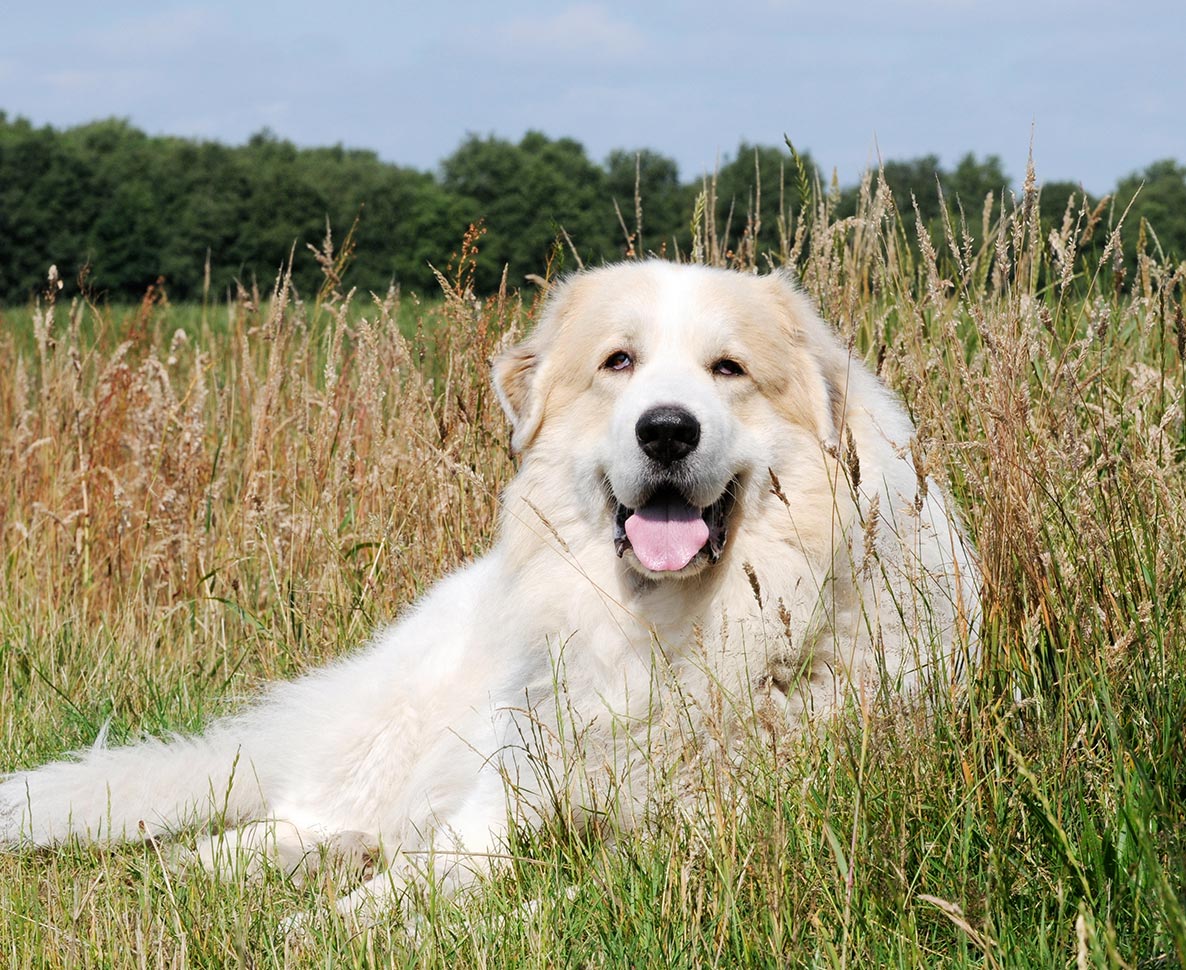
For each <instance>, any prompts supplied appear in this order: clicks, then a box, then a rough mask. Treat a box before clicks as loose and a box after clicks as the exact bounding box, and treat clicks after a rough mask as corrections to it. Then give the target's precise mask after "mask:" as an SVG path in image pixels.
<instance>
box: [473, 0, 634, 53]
mask: <svg viewBox="0 0 1186 970" xmlns="http://www.w3.org/2000/svg"><path fill="white" fill-rule="evenodd" d="M496 36H497V37H498V39H499V40H500V41H501V42H503V43H505V44H507V45H508V46H510V47H513V48H515V51H514V52H512V53H517V54H523V53H527V52H541V51H543V52H547V53H548V54H550V55H551V56H562V57H566V58H567V57H572V58H577V59H579V60H582V61H589V60H597V61H601V62H604V61H606V60H615V61H626V60H629V59H630V58H632V57H636V56H638V55H640V54H642V53H643V52H644V51H645V50H646V49H647V43H646V38H645V37H644V36H643V34H642V31H640V30H639V29H638V28H637V27H636V26H635V25H634V24H632V23H630V22H629V21H626V20H623V19H619V18H616V17H614V16H613V15H612V14H611V13H610V12H609V11H608V10H607V9H606V8H605V7H604V6H602V5H601V4H596V3H576V4H572V5H570V6H568V7H565V8H564V9H563V10H560V11H557V12H556V13H553V14H548V15H543V16H538V17H530V16H527V17H517V18H516V19H514V20H512V21H511V22H510V23H507V24H505V25H503V26H501V27H499V28H498V29H497V31H496Z"/></svg>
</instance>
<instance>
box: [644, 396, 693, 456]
mask: <svg viewBox="0 0 1186 970" xmlns="http://www.w3.org/2000/svg"><path fill="white" fill-rule="evenodd" d="M634 436H635V437H636V438H638V445H639V447H640V448H642V450H643V451H644V452H646V454H647V455H648V456H650V457H651V458H654V459H655V461H657V462H659V463H661V464H663V465H670V464H672V463H674V462H677V461H679V460H680V459H681V458H685V457H687V456H688V455H690V454H691V453H692V452H693V451H695V450H696V446H697V445H698V444H700V422H699V421H697V420H696V416H695V415H694V414H692V412H691V411H688V410H686V409H684V408H680V407H673V406H671V405H662V406H660V407H657V408H651V409H650V410H649V411H644V412H643V415H642V417H641V418H639V419H638V423H637V424H636V425H635V426H634Z"/></svg>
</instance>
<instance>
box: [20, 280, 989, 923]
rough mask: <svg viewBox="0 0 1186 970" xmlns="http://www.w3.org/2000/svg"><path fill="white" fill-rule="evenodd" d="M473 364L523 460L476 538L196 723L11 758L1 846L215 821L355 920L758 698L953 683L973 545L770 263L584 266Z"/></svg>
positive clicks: (452, 876) (643, 799) (609, 799)
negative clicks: (497, 351)
mask: <svg viewBox="0 0 1186 970" xmlns="http://www.w3.org/2000/svg"><path fill="white" fill-rule="evenodd" d="M493 378H494V386H495V390H496V392H497V394H498V398H499V400H500V402H501V404H502V405H503V408H504V410H505V411H506V413H507V415H508V417H509V419H510V424H511V431H512V439H511V444H512V448H513V449H514V450H515V451H516V452H517V453H518V454H519V455H520V467H519V471H518V474H517V475H516V477H515V478H514V479H513V481H512V482H511V484H510V485H509V486H508V488H507V489H506V492H505V494H504V496H503V503H502V511H501V520H500V524H499V532H498V538H497V541H496V542H495V544H494V545H493V547H492V549H491V550H490V552H488V553H487V554H486V555H484V556H482V557H481V558H480V559H478V560H477V561H475V562H473V563H472V564H470V565H468V566H466V567H465V568H463V569H461V570H459V571H458V572H456V573H455V574H453V575H451V576H449V577H447V578H445V579H444V580H443V581H441V582H440V583H439V584H438V585H437V586H436V587H435V588H433V589H432V590H431V591H430V592H429V593H428V594H427V595H426V596H425V597H424V598H423V599H422V600H421V601H420V602H419V604H418V605H416V606H414V607H413V608H412V609H411V610H410V611H409V612H408V613H407V615H406V616H404V617H403V618H402V619H401V620H400V621H399V622H398V623H396V624H394V625H393V626H391V627H390V628H388V629H385V630H383V631H381V632H380V633H378V634H377V636H376V637H375V638H374V640H373V642H372V643H371V644H370V645H369V646H367V647H365V648H364V649H362V650H361V651H360V652H358V653H356V654H355V655H353V656H348V657H346V658H345V659H343V660H341V661H339V662H337V663H335V664H332V665H330V666H328V667H325V668H324V669H320V670H316V671H314V672H312V673H310V674H308V675H306V676H304V677H302V678H300V679H298V680H295V681H293V682H289V683H282V684H278V685H275V686H274V687H272V688H271V689H270V690H268V691H267V692H265V693H264V695H263V696H262V697H261V698H259V699H258V700H256V701H255V702H254V703H252V704H251V705H250V706H248V707H247V708H246V710H244V711H243V712H241V713H237V714H233V715H230V716H227V717H224V718H220V719H216V720H215V721H213V722H212V723H211V724H210V725H209V726H208V728H207V729H206V730H205V732H204V733H203V734H201V735H200V736H197V737H192V738H180V737H179V738H174V739H171V740H163V741H162V740H154V739H148V740H144V741H141V742H138V743H134V744H131V745H128V746H125V747H120V748H114V749H109V748H107V747H105V746H104V745H103V744H102V743H101V742H99V743H97V744H96V746H95V747H93V748H92V749H90V750H87V751H83V752H78V753H76V754H75V755H73V756H72V757H70V758H68V759H67V760H62V761H59V762H56V763H52V764H49V765H46V766H44V767H41V768H38V769H36V770H32V771H24V772H19V773H16V774H11V775H8V776H6V777H5V778H4V780H3V781H2V782H0V846H4V847H7V848H9V849H12V848H15V847H18V846H22V845H38V846H45V845H52V844H55V843H58V842H60V841H62V840H64V839H67V838H79V839H84V840H92V841H95V842H100V843H113V842H118V841H120V840H125V839H143V838H145V837H157V836H169V835H175V834H177V833H179V832H183V831H184V830H185V829H187V828H188V827H192V826H195V825H206V826H208V827H211V826H212V827H216V828H220V829H221V831H219V832H218V834H216V835H214V836H212V837H210V838H209V839H205V840H203V841H201V842H200V843H199V844H198V847H197V848H196V849H195V850H193V852H192V855H191V858H192V859H196V860H197V861H198V862H200V863H202V864H204V865H206V866H209V867H211V868H216V869H217V868H219V867H220V865H223V864H226V862H227V860H228V859H232V860H233V859H243V858H247V859H249V860H259V859H265V860H270V861H271V862H274V863H276V864H279V865H281V866H283V867H284V868H286V869H289V870H291V871H292V872H293V873H296V872H297V871H298V870H302V871H303V870H304V869H308V868H315V866H316V860H317V859H323V858H326V857H327V852H328V853H330V854H333V855H335V856H336V857H344V858H348V859H352V860H353V861H354V862H355V863H357V870H356V871H358V872H363V871H364V870H365V871H366V872H367V873H368V874H369V877H365V878H362V881H361V884H360V885H357V886H356V887H355V888H354V889H353V890H352V891H351V892H349V893H348V894H345V895H343V896H342V897H341V899H340V900H339V903H338V906H339V909H340V910H341V911H342V912H343V913H354V914H357V915H358V916H360V917H362V918H373V917H375V916H377V915H378V914H381V913H382V912H384V911H385V910H386V909H388V908H390V907H391V906H393V905H396V897H397V896H398V895H399V894H400V892H401V889H402V888H404V887H406V885H407V884H408V881H409V880H412V879H422V878H425V877H426V876H427V877H431V878H435V879H437V880H439V881H440V882H441V884H442V885H445V886H446V887H448V888H451V889H456V888H459V887H461V886H464V885H466V884H467V883H469V882H471V881H472V880H473V879H474V878H475V875H476V874H479V873H482V872H484V871H485V870H486V869H487V868H488V865H489V862H488V860H489V859H490V858H491V857H492V856H494V855H497V853H498V852H499V849H500V846H502V845H503V844H504V843H505V840H506V839H507V837H508V832H509V829H508V827H509V826H511V825H529V826H530V825H541V824H544V823H545V822H546V820H547V819H548V818H549V817H550V816H551V815H552V814H553V813H555V812H556V811H566V812H569V813H571V817H572V818H573V819H576V820H578V821H580V820H582V819H583V820H590V819H594V818H597V819H602V818H606V817H612V818H613V820H614V824H615V825H620V826H622V827H624V828H629V827H630V826H632V825H636V824H638V823H639V820H640V819H642V818H643V817H644V816H645V813H646V811H647V810H648V805H650V804H653V800H654V799H655V798H656V797H657V795H658V789H659V787H660V783H659V782H658V781H657V779H658V778H660V777H678V776H679V773H678V772H675V773H674V775H673V774H672V773H670V772H665V771H664V770H659V771H656V770H655V766H656V764H657V763H658V764H667V763H675V762H679V761H680V760H681V759H685V760H686V759H687V758H688V757H689V755H688V750H689V745H688V738H689V737H692V738H699V740H700V741H701V742H703V745H702V746H712V745H715V746H716V748H715V749H716V750H717V752H718V754H719V753H721V752H724V753H725V754H726V755H727V756H728V754H729V751H730V750H732V749H731V748H730V744H731V742H730V740H729V739H730V738H731V737H740V736H742V735H743V734H744V733H745V732H744V729H745V726H746V725H750V726H754V727H755V730H757V731H759V732H762V731H766V732H770V731H780V730H792V731H793V730H797V729H798V728H799V727H800V726H801V725H802V724H804V723H806V722H807V721H808V720H809V719H810V718H812V717H818V716H819V715H821V714H823V713H826V712H829V711H835V710H836V709H837V708H839V707H842V706H843V705H844V703H845V698H846V697H848V696H852V694H853V692H864V693H865V694H866V696H869V693H870V692H872V691H881V692H884V693H886V694H887V695H889V696H897V695H903V696H911V695H914V694H918V693H920V692H921V691H923V690H925V689H927V685H929V684H936V683H937V684H940V685H946V684H950V683H955V682H958V680H959V678H960V677H961V675H962V672H963V669H964V667H965V666H966V664H967V663H968V662H969V661H970V659H971V658H972V657H973V655H974V652H975V646H976V626H977V623H978V618H979V575H978V572H977V566H976V561H975V555H974V551H973V548H972V546H971V544H970V543H969V541H968V540H967V539H966V538H965V536H964V533H963V529H962V526H961V524H960V521H959V518H958V516H957V514H956V512H955V510H954V509H953V508H952V506H951V505H950V504H949V503H948V501H947V499H946V498H945V497H944V493H943V490H942V489H941V488H940V487H939V486H938V485H937V484H936V483H935V482H934V481H933V480H931V479H930V478H928V477H927V475H926V473H925V472H924V470H923V469H922V468H920V467H919V466H918V464H916V458H915V455H916V453H917V448H916V447H912V444H913V443H914V437H915V429H914V427H913V425H912V423H911V421H910V420H909V418H908V416H907V414H906V411H905V409H904V408H903V406H902V404H901V402H900V401H899V400H898V399H897V398H896V397H895V396H894V395H893V394H892V393H891V392H890V391H889V390H888V389H887V388H886V387H885V385H884V384H882V383H881V381H880V380H878V378H877V377H876V376H875V375H874V374H873V373H872V372H871V371H870V370H869V369H868V368H866V367H865V366H864V365H863V364H862V363H861V362H859V361H858V360H856V359H854V358H853V357H852V356H850V354H849V352H848V351H847V349H846V347H845V345H844V344H843V343H842V342H841V341H840V340H839V338H838V337H837V335H836V333H835V332H834V331H833V330H832V328H831V327H830V326H829V325H828V324H826V323H825V322H824V321H823V320H822V319H821V318H820V317H819V316H818V315H817V313H816V311H815V310H814V308H813V307H812V305H811V304H810V302H809V301H808V300H807V299H806V298H805V297H804V296H803V295H802V294H801V293H800V292H799V290H798V289H797V288H796V286H795V285H794V283H793V281H792V280H791V279H790V278H789V277H788V276H787V275H785V274H782V273H773V274H770V275H758V274H747V273H741V272H736V271H731V270H723V269H715V268H708V267H704V266H696V265H677V264H674V263H667V262H662V261H658V260H651V261H638V262H632V263H624V264H619V265H612V266H607V267H603V268H600V269H594V270H591V271H584V272H581V273H579V274H577V275H575V276H573V277H570V278H568V279H566V280H564V281H562V282H559V283H557V284H554V285H553V287H552V289H551V291H550V292H549V293H548V295H547V297H546V301H545V306H544V310H543V312H542V314H541V317H540V320H539V323H538V326H537V327H536V328H535V330H534V332H532V333H531V334H530V335H529V336H527V337H526V339H524V340H523V341H522V342H521V343H519V344H518V345H517V346H514V347H511V348H510V349H508V350H506V351H505V352H503V353H502V354H501V356H499V357H498V358H497V359H496V360H495V361H494V362H493ZM710 696H712V697H715V698H716V700H714V701H713V702H712V703H711V704H710V702H709V697H710ZM722 697H723V698H726V699H727V702H726V703H724V704H722V703H721V702H720V698H722ZM722 710H724V711H726V712H727V713H726V715H724V716H722V715H721V711H722ZM724 722H728V723H727V724H726V723H724ZM693 747H694V746H693ZM509 793H513V797H511V795H510V794H509ZM208 831H209V828H208ZM251 864H253V865H254V864H257V863H256V862H252V863H251Z"/></svg>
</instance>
